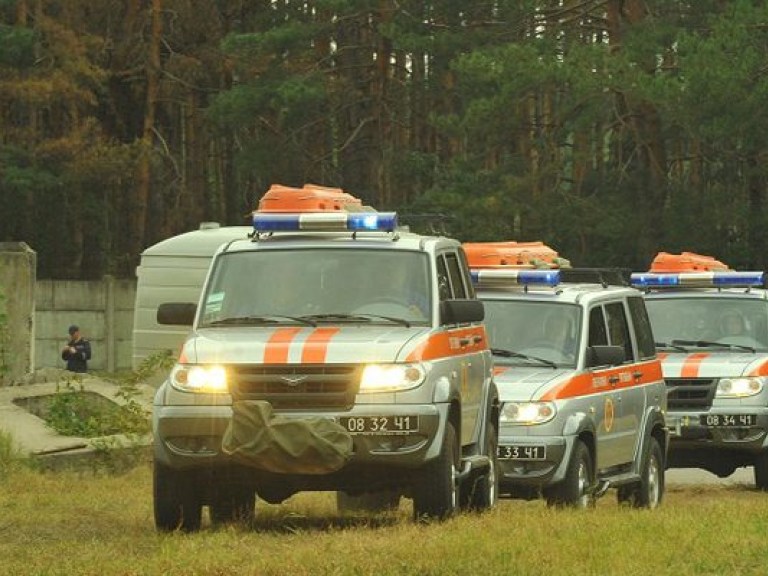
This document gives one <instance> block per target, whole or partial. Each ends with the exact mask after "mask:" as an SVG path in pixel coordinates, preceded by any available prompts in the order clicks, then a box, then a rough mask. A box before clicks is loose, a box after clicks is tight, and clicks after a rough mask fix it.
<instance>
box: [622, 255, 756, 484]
mask: <svg viewBox="0 0 768 576" xmlns="http://www.w3.org/2000/svg"><path fill="white" fill-rule="evenodd" d="M662 254H664V255H666V256H668V257H669V255H667V254H666V253H662ZM683 254H684V255H688V256H689V257H690V254H689V253H683ZM694 256H695V255H694ZM763 282H764V278H763V272H760V271H758V272H733V271H714V272H710V273H708V274H707V273H701V272H692V273H691V272H685V271H683V272H680V273H638V274H633V283H635V284H636V285H637V286H640V287H642V288H643V290H644V291H645V300H646V306H647V307H648V313H649V315H650V318H651V323H652V325H653V331H654V334H655V337H656V346H657V349H658V352H659V357H660V358H661V359H662V369H663V371H664V378H665V380H666V382H667V390H668V405H669V411H668V413H667V420H668V423H669V427H670V431H671V434H672V436H671V441H670V447H669V466H670V467H674V468H702V469H705V470H708V471H710V472H712V473H713V474H716V475H717V476H719V477H721V478H725V477H728V476H730V475H731V474H733V473H734V471H735V470H736V469H737V468H739V467H744V466H752V467H753V468H754V477H755V485H756V487H757V488H758V489H759V490H768V292H766V290H765V289H764V288H763Z"/></svg>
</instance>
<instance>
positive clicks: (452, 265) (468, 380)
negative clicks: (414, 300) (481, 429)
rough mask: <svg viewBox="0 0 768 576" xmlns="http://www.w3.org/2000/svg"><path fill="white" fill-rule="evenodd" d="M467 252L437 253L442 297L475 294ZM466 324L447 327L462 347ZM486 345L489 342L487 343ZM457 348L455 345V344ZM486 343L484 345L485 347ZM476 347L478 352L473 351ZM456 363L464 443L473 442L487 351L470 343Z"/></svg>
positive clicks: (454, 375)
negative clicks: (466, 260) (467, 264)
mask: <svg viewBox="0 0 768 576" xmlns="http://www.w3.org/2000/svg"><path fill="white" fill-rule="evenodd" d="M462 256H463V254H460V253H459V252H458V251H456V250H445V251H443V252H442V253H440V254H438V256H437V275H438V293H439V294H438V295H439V298H440V300H447V299H449V298H470V297H473V296H474V293H473V292H472V283H471V280H470V278H469V275H468V274H467V273H466V272H465V271H466V270H467V267H466V266H465V264H464V262H463V260H462ZM465 328H466V327H461V326H446V327H444V329H445V330H446V331H448V332H449V334H448V338H449V342H454V343H455V344H456V345H458V346H459V347H463V346H466V343H465V342H464V339H465V338H466V336H465V335H464V334H463V332H464V329H465ZM483 344H485V343H483ZM452 347H453V345H452ZM485 347H486V346H482V347H481V348H483V349H484V348H485ZM472 350H474V351H472ZM452 361H453V362H454V364H453V366H451V368H450V370H449V374H450V375H451V378H452V379H453V378H455V379H456V380H457V381H458V383H459V389H460V391H461V416H462V425H461V443H462V445H466V444H470V443H472V442H473V441H474V439H476V438H477V437H478V436H477V432H478V430H477V427H478V426H479V425H480V423H481V422H482V418H481V417H480V410H481V406H482V401H483V390H484V384H485V375H486V372H487V369H486V366H485V361H486V358H485V354H484V353H483V351H482V350H481V349H478V347H477V346H470V347H469V350H468V352H467V353H466V354H462V353H459V354H457V355H455V356H452Z"/></svg>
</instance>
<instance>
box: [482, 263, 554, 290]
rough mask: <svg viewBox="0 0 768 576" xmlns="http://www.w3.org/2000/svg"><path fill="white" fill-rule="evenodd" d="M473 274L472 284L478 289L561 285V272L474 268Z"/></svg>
mask: <svg viewBox="0 0 768 576" xmlns="http://www.w3.org/2000/svg"><path fill="white" fill-rule="evenodd" d="M471 274H472V282H473V283H474V284H475V286H477V287H478V288H512V287H515V286H550V287H554V286H557V285H558V284H560V270H528V269H520V268H513V269H502V268H473V269H472V270H471Z"/></svg>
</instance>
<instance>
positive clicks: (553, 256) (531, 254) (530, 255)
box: [463, 241, 571, 268]
mask: <svg viewBox="0 0 768 576" xmlns="http://www.w3.org/2000/svg"><path fill="white" fill-rule="evenodd" d="M463 246H464V251H465V252H466V254H467V260H468V261H469V266H470V268H498V267H501V266H516V267H519V268H569V267H570V265H571V263H570V262H569V261H568V260H567V259H565V258H561V257H560V256H559V255H558V253H557V252H556V251H555V250H553V249H552V248H550V247H549V246H547V245H546V244H544V243H543V242H515V241H509V242H475V243H472V242H469V243H465V244H464V245H463Z"/></svg>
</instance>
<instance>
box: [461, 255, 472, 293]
mask: <svg viewBox="0 0 768 576" xmlns="http://www.w3.org/2000/svg"><path fill="white" fill-rule="evenodd" d="M459 264H460V265H461V270H462V272H463V276H464V285H465V286H466V287H467V298H474V297H475V285H474V284H472V276H471V275H470V273H469V263H468V262H467V255H466V254H465V253H464V250H459Z"/></svg>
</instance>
